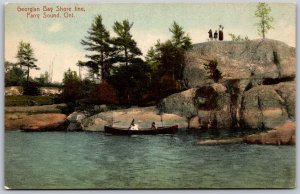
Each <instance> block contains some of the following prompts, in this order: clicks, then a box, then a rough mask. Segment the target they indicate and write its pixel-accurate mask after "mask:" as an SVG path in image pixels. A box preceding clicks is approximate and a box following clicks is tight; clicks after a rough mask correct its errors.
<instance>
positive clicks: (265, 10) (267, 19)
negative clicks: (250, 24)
mask: <svg viewBox="0 0 300 194" xmlns="http://www.w3.org/2000/svg"><path fill="white" fill-rule="evenodd" d="M270 12H271V7H270V6H269V5H268V4H267V3H258V4H257V6H256V11H255V16H256V17H257V18H258V19H259V22H258V23H257V26H258V28H257V31H258V34H259V35H260V36H262V37H263V39H265V34H266V33H267V32H268V31H269V30H270V29H272V28H273V26H272V25H271V23H272V22H273V17H271V16H270Z"/></svg>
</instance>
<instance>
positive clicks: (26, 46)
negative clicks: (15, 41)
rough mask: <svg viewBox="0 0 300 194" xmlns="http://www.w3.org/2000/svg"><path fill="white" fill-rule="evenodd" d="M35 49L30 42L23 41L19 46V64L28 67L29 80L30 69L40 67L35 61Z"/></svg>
mask: <svg viewBox="0 0 300 194" xmlns="http://www.w3.org/2000/svg"><path fill="white" fill-rule="evenodd" d="M33 55H34V53H33V49H32V48H31V45H30V43H25V42H23V41H21V42H20V43H19V48H18V52H17V56H16V57H17V59H18V63H17V64H18V65H20V68H21V69H22V67H23V66H24V67H26V68H27V78H26V80H27V81H29V71H30V69H39V68H38V67H37V65H35V62H36V61H37V59H36V58H34V57H33Z"/></svg>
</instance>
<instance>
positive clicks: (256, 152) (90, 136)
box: [5, 130, 295, 189]
mask: <svg viewBox="0 0 300 194" xmlns="http://www.w3.org/2000/svg"><path fill="white" fill-rule="evenodd" d="M211 134H212V135H214V138H218V136H226V135H227V136H231V135H230V134H228V133H227V134H226V133H225V132H224V131H222V130H220V131H219V132H218V133H216V135H215V133H211V131H201V132H199V131H198V132H197V133H193V132H192V131H186V130H181V131H180V132H179V133H178V134H175V135H155V136H151V135H150V136H113V135H105V134H103V133H96V132H95V133H86V132H71V133H70V132H69V133H68V132H66V133H65V132H49V133H48V132H45V133H22V132H5V185H6V186H8V187H10V188H19V189H22V188H27V189H30V188H35V189H38V188H48V189H49V188H56V189H60V188H69V189H72V188H73V189H76V188H91V189H95V188H102V189H105V188H244V187H247V188H265V187H272V188H282V187H293V185H294V182H295V147H294V146H260V145H243V144H241V145H223V146H200V145H196V144H195V142H196V141H197V140H199V139H207V138H209V137H210V135H211ZM235 134H237V133H235Z"/></svg>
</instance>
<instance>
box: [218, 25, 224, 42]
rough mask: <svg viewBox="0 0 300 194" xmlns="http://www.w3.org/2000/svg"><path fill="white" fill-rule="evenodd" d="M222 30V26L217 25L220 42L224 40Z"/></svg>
mask: <svg viewBox="0 0 300 194" xmlns="http://www.w3.org/2000/svg"><path fill="white" fill-rule="evenodd" d="M223 29H224V26H222V25H219V40H220V41H222V40H223V39H224V36H223Z"/></svg>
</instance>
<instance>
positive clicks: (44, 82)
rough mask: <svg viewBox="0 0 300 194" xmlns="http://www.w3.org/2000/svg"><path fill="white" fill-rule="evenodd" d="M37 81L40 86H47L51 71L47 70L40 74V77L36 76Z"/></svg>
mask: <svg viewBox="0 0 300 194" xmlns="http://www.w3.org/2000/svg"><path fill="white" fill-rule="evenodd" d="M35 81H36V82H37V83H38V84H39V86H46V85H48V84H49V73H48V71H45V73H42V74H40V77H37V78H35Z"/></svg>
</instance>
